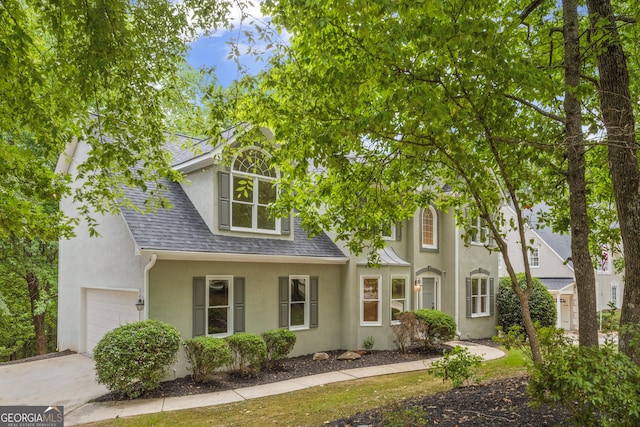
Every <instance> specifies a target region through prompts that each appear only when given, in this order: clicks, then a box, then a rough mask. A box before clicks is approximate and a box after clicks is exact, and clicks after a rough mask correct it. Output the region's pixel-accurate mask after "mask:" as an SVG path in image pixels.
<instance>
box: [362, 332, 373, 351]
mask: <svg viewBox="0 0 640 427" xmlns="http://www.w3.org/2000/svg"><path fill="white" fill-rule="evenodd" d="M375 344H376V339H375V338H374V337H372V336H368V337H366V338H365V339H364V341H362V347H363V348H364V349H365V350H366V351H368V352H371V350H373V346H374V345H375Z"/></svg>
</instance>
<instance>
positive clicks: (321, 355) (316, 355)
mask: <svg viewBox="0 0 640 427" xmlns="http://www.w3.org/2000/svg"><path fill="white" fill-rule="evenodd" d="M328 358H329V355H328V354H327V353H313V360H327V359H328Z"/></svg>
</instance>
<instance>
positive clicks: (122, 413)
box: [64, 342, 504, 426]
mask: <svg viewBox="0 0 640 427" xmlns="http://www.w3.org/2000/svg"><path fill="white" fill-rule="evenodd" d="M449 344H451V345H461V346H463V347H467V348H468V349H469V351H470V352H471V353H473V354H477V355H481V356H482V357H483V358H484V359H485V360H492V359H499V358H501V357H503V356H504V352H502V351H501V350H499V349H497V348H493V347H488V346H483V345H478V344H475V343H471V342H451V343H449ZM435 360H438V359H428V360H417V361H413V362H405V363H396V364H392V365H382V366H370V367H366V368H354V369H345V370H342V371H336V372H327V373H324V374H318V375H310V376H306V377H300V378H294V379H291V380H286V381H281V382H277V383H271V384H263V385H258V386H253V387H245V388H240V389H236V390H225V391H219V392H215V393H204V394H197V395H190V396H180V397H166V398H161V399H140V400H133V401H121V402H99V403H86V404H84V405H82V406H80V407H78V408H74V409H71V410H67V408H65V420H64V421H65V425H66V426H72V425H79V424H85V423H90V422H95V421H102V420H108V419H112V418H116V417H131V416H135V415H144V414H152V413H157V412H163V411H176V410H180V409H191V408H200V407H206V406H215V405H223V404H225V403H232V402H240V401H243V400H248V399H257V398H260V397H265V396H272V395H276V394H282V393H289V392H292V391H297V390H302V389H305V388H310V387H316V386H320V385H325V384H331V383H336V382H341V381H349V380H354V379H358V378H367V377H373V376H378V375H388V374H398V373H402V372H413V371H422V370H426V369H429V368H430V367H431V363H432V362H433V361H435Z"/></svg>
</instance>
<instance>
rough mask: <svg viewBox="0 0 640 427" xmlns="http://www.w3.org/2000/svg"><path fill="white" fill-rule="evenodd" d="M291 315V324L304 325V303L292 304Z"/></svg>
mask: <svg viewBox="0 0 640 427" xmlns="http://www.w3.org/2000/svg"><path fill="white" fill-rule="evenodd" d="M290 316H291V318H290V319H289V321H290V325H291V326H304V304H301V303H293V304H291V312H290Z"/></svg>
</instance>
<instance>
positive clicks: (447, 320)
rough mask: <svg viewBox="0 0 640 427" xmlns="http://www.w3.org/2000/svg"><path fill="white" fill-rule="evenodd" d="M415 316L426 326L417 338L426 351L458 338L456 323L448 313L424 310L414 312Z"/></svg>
mask: <svg viewBox="0 0 640 427" xmlns="http://www.w3.org/2000/svg"><path fill="white" fill-rule="evenodd" d="M413 314H414V315H415V316H416V318H417V319H418V321H420V322H421V323H422V324H423V325H424V328H421V332H420V333H419V334H418V337H417V338H418V341H420V342H421V343H422V346H423V347H424V348H425V349H428V348H431V347H434V346H436V345H438V344H440V343H441V342H443V341H449V340H452V339H453V338H454V337H455V336H456V321H455V320H454V319H453V317H451V316H450V315H448V314H447V313H444V312H442V311H438V310H430V309H427V308H423V309H420V310H415V311H413Z"/></svg>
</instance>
